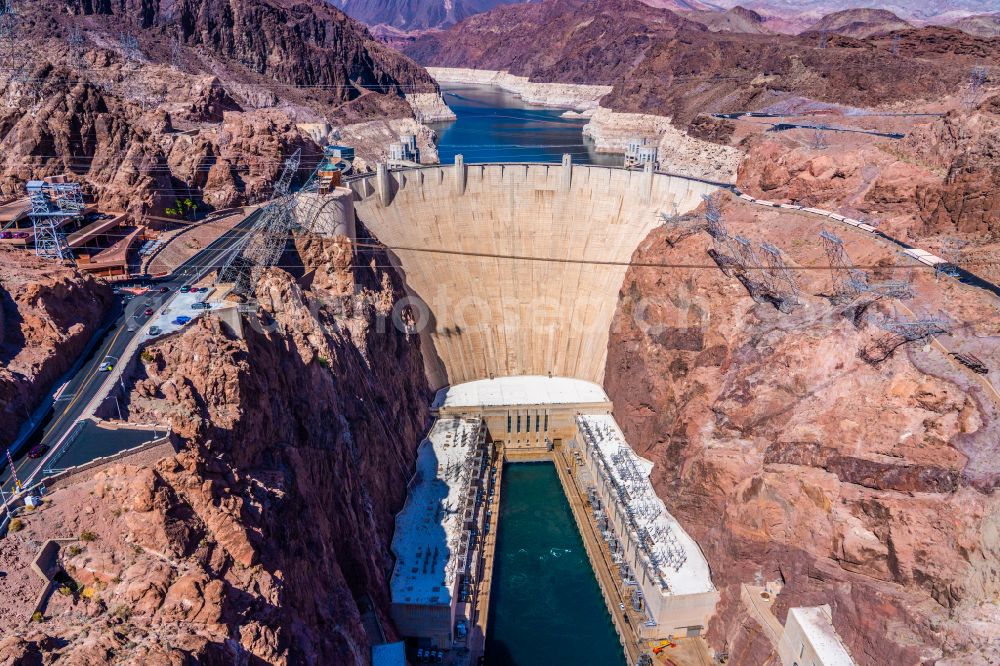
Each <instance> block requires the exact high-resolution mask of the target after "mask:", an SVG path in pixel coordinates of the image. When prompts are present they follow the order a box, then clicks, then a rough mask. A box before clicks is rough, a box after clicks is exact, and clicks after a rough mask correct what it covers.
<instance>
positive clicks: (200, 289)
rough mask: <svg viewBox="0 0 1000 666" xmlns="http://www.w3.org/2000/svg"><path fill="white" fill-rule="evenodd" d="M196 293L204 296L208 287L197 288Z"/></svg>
mask: <svg viewBox="0 0 1000 666" xmlns="http://www.w3.org/2000/svg"><path fill="white" fill-rule="evenodd" d="M198 291H200V292H201V293H203V294H204V293H205V292H206V291H208V287H199V288H198Z"/></svg>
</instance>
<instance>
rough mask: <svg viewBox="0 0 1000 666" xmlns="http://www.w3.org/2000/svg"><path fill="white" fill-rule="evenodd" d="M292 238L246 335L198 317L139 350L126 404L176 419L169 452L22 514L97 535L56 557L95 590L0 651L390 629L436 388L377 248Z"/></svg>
mask: <svg viewBox="0 0 1000 666" xmlns="http://www.w3.org/2000/svg"><path fill="white" fill-rule="evenodd" d="M298 247H299V256H300V257H301V258H302V260H303V264H304V266H303V268H302V269H301V270H300V271H299V273H300V274H301V277H300V281H298V282H297V281H296V280H295V279H293V278H292V277H291V275H290V274H288V273H286V272H284V271H281V270H278V269H275V270H273V272H271V273H270V274H268V275H266V276H265V277H264V279H263V281H262V283H261V285H260V289H261V294H262V298H261V302H262V304H263V305H262V319H261V322H262V323H260V324H259V325H257V326H256V327H248V329H247V331H246V337H245V339H238V338H235V337H233V336H232V335H231V334H230V332H229V331H228V330H227V329H226V328H225V327H224V326H223V325H222V324H221V323H220V322H219V321H218V320H216V319H213V318H208V319H202V320H199V321H198V322H196V323H195V324H194V325H192V326H190V327H188V328H187V329H186V330H185V331H184V332H182V333H178V334H176V335H173V336H169V337H167V338H164V339H162V340H160V341H157V342H156V343H154V344H152V345H150V346H149V347H148V348H147V349H146V350H145V351H144V352H143V353H142V355H141V358H140V359H138V360H137V362H136V365H135V367H133V368H132V369H131V370H130V373H131V377H130V379H128V380H127V381H128V382H129V385H131V386H132V387H133V388H132V389H131V391H130V394H129V395H128V396H127V397H126V398H125V401H124V404H123V409H126V410H127V411H128V417H129V418H130V419H134V420H138V421H154V422H161V423H166V422H168V421H169V422H170V423H171V424H172V425H173V429H174V432H175V434H176V436H177V437H178V441H179V444H180V445H181V447H182V450H181V452H180V454H179V455H177V456H176V457H170V458H166V459H163V460H161V461H160V462H158V463H156V464H154V465H152V466H149V467H142V468H135V467H115V468H111V469H109V470H106V471H104V472H102V473H100V474H98V475H97V476H95V477H94V478H92V479H85V480H83V481H81V482H79V483H78V484H74V485H70V486H69V487H67V488H65V489H62V490H59V491H57V492H56V493H55V494H53V495H52V496H51V503H50V504H49V505H47V506H46V508H45V511H47V512H49V513H48V514H47V515H45V517H44V520H38V521H37V522H36V521H35V520H34V519H33V518H32V517H29V518H28V523H29V526H28V529H29V530H39V531H43V532H44V531H45V530H48V532H49V533H50V534H51V535H55V536H66V535H67V534H68V535H69V536H75V535H78V534H80V532H81V531H82V530H90V531H92V532H93V535H92V536H88V538H87V540H84V541H82V542H80V543H78V546H79V548H77V549H69V548H65V549H64V550H63V558H62V564H63V566H64V568H65V570H66V571H67V573H68V574H69V575H70V576H71V577H72V578H73V579H74V580H75V581H76V582H77V583H78V584H79V585H81V586H85V587H86V588H87V589H89V592H87V593H86V594H76V595H68V596H63V595H60V594H57V595H54V597H53V601H52V602H51V603H50V607H49V609H48V610H47V617H48V618H49V619H48V620H47V621H45V622H42V623H40V624H28V625H24V624H18V625H16V626H5V627H4V631H5V633H6V634H9V635H13V634H16V636H17V638H16V639H11V640H10V641H8V642H7V643H6V644H5V646H4V648H5V649H8V650H21V651H22V653H27V652H30V651H31V650H36V651H42V652H45V653H47V654H50V655H67V656H68V655H72V659H83V662H79V663H84V662H86V663H90V664H100V663H149V662H148V660H150V659H162V660H165V661H166V662H170V663H174V662H176V661H178V660H179V661H186V660H198V661H199V663H257V662H258V661H259V662H261V663H265V662H266V663H274V664H366V663H368V658H369V657H368V654H369V645H370V642H371V641H372V640H376V639H375V637H369V636H367V635H366V633H365V629H364V627H363V625H362V620H361V614H362V612H364V611H365V610H367V609H368V608H369V607H370V608H371V609H372V612H374V613H375V614H376V615H377V616H378V617H379V619H380V620H381V622H382V626H383V627H384V630H385V631H386V633H387V634H388V636H389V637H391V636H392V635H393V633H392V632H393V629H392V625H391V622H389V621H388V615H387V607H388V597H387V595H388V585H387V576H388V575H389V573H390V572H391V565H392V560H391V555H390V552H389V549H388V544H389V542H390V539H391V535H392V526H393V515H394V513H395V512H396V511H397V510H398V509H399V507H401V506H402V503H403V500H404V498H405V493H406V482H407V479H408V477H409V474H410V473H411V470H412V465H413V459H414V453H415V449H416V445H417V443H418V441H419V438H420V437H421V436H422V433H423V430H424V428H425V427H426V425H427V405H428V404H429V398H430V396H429V394H428V390H427V386H426V382H425V380H424V377H423V368H422V363H421V360H420V345H419V342H418V340H417V339H416V338H409V339H408V338H407V337H406V336H405V335H404V334H403V333H400V332H399V331H397V330H396V329H395V328H393V327H392V324H391V322H390V323H387V322H386V319H385V317H388V316H389V314H390V309H391V305H392V303H393V300H394V298H395V297H398V296H399V295H400V290H399V287H398V285H397V284H396V283H395V282H394V280H393V279H392V277H391V276H390V275H389V274H388V273H385V272H383V271H382V270H381V269H379V268H375V267H374V266H375V265H376V264H383V265H384V264H385V263H387V262H386V260H385V258H384V257H381V256H375V255H365V254H362V255H359V256H357V257H354V259H355V260H356V261H357V263H358V264H359V265H360V268H357V269H356V270H353V271H352V269H351V265H352V257H351V253H350V247H349V245H347V244H346V243H345V242H340V241H337V240H331V239H320V238H303V239H300V242H299V244H298ZM369 266H371V267H369ZM265 294H266V296H265ZM30 534H31V535H32V536H33V537H39V538H41V534H39V533H38V532H30ZM15 538H17V535H15ZM80 589H84V588H83V587H81V588H80Z"/></svg>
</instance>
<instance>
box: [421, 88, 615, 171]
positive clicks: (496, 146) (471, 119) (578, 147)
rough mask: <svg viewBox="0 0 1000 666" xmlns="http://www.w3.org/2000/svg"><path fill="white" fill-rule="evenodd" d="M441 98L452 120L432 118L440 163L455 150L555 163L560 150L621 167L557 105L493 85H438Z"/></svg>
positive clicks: (471, 158) (490, 158) (469, 159)
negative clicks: (527, 101)
mask: <svg viewBox="0 0 1000 666" xmlns="http://www.w3.org/2000/svg"><path fill="white" fill-rule="evenodd" d="M441 92H442V94H443V95H444V101H445V102H446V103H447V104H448V106H450V107H451V109H452V111H454V112H455V115H456V116H458V119H457V120H455V121H452V122H450V123H436V124H433V125H431V127H432V128H433V129H434V130H435V131H436V132H437V134H438V153H439V155H440V158H441V163H442V164H451V163H452V162H454V160H455V155H456V154H459V153H461V154H462V155H463V156H464V157H465V161H466V163H468V164H472V163H477V162H559V161H561V160H562V156H563V153H569V154H571V155H572V156H573V161H574V162H576V163H578V164H603V165H607V166H621V165H622V163H623V161H624V158H623V157H622V156H621V155H607V154H599V153H597V152H596V151H595V150H594V144H593V142H592V141H590V140H589V139H584V137H583V126H584V125H586V124H587V121H586V120H584V119H581V118H562V117H561V116H562V114H563V112H564V110H563V109H552V108H548V107H542V106H532V105H530V104H525V103H524V102H522V101H521V99H520V98H519V97H517V96H516V95H514V94H513V93H509V92H507V91H505V90H501V89H500V88H497V87H495V86H479V85H465V84H447V83H446V84H442V85H441Z"/></svg>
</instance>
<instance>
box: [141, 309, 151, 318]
mask: <svg viewBox="0 0 1000 666" xmlns="http://www.w3.org/2000/svg"><path fill="white" fill-rule="evenodd" d="M142 314H144V315H146V316H147V317H152V316H153V308H146V309H145V310H143V311H142Z"/></svg>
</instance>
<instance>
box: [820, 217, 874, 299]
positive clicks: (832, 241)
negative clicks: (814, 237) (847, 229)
mask: <svg viewBox="0 0 1000 666" xmlns="http://www.w3.org/2000/svg"><path fill="white" fill-rule="evenodd" d="M819 237H820V239H821V240H822V241H823V249H824V250H826V256H827V259H828V260H829V262H830V270H831V271H832V273H833V298H834V300H849V299H852V298H854V297H856V296H858V295H859V294H861V293H863V292H864V291H866V290H867V289H868V279H867V277H866V276H865V274H864V273H863V272H861V271H859V270H858V269H857V268H855V267H854V264H852V263H851V259H850V257H849V256H847V250H845V249H844V241H842V240H841V239H840V237H838V236H837V235H836V234H833V233H831V232H829V231H827V230H826V229H824V230H823V231H821V232H819Z"/></svg>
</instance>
